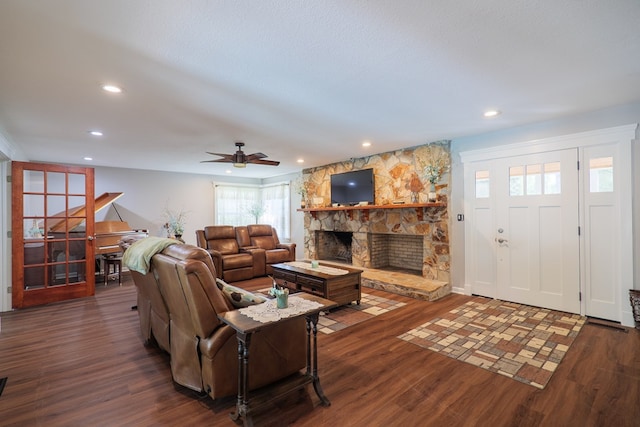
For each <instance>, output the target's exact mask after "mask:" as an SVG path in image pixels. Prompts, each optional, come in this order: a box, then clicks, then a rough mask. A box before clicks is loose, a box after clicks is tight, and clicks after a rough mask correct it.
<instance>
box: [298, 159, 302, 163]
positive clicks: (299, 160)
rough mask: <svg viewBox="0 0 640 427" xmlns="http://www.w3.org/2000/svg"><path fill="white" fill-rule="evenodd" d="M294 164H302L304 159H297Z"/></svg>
mask: <svg viewBox="0 0 640 427" xmlns="http://www.w3.org/2000/svg"><path fill="white" fill-rule="evenodd" d="M296 162H298V163H304V159H298V160H296Z"/></svg>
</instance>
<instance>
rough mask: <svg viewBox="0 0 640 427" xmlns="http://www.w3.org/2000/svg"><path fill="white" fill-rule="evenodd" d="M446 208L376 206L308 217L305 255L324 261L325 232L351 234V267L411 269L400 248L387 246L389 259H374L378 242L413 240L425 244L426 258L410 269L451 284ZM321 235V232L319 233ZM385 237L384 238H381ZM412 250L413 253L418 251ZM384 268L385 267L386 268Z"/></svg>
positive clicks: (422, 248)
mask: <svg viewBox="0 0 640 427" xmlns="http://www.w3.org/2000/svg"><path fill="white" fill-rule="evenodd" d="M447 223H448V218H447V208H446V206H426V207H407V208H393V209H390V208H389V209H387V208H384V207H376V208H375V209H368V210H366V211H365V210H352V211H350V212H349V213H347V211H340V210H338V211H322V210H319V211H317V212H314V213H313V215H311V214H309V213H306V214H305V242H304V250H305V256H307V257H308V258H309V259H323V257H322V255H324V254H323V253H320V251H319V248H320V250H322V249H321V248H323V245H324V243H323V242H322V240H323V239H325V238H326V237H325V236H324V234H323V233H321V232H332V231H336V232H349V233H352V238H351V264H352V265H353V266H354V267H365V268H379V266H377V265H376V264H375V263H379V262H381V263H382V264H384V263H385V262H386V263H387V264H388V265H387V266H391V267H394V266H396V265H398V264H401V265H399V266H401V267H405V268H406V267H407V264H406V259H404V258H403V257H402V256H401V254H399V253H396V252H397V251H396V249H394V248H397V247H398V246H397V243H393V244H394V245H396V246H393V247H391V248H390V247H389V246H387V251H386V253H387V257H388V258H387V260H386V261H385V260H384V259H383V260H382V261H379V260H377V259H375V258H374V259H372V249H373V252H374V257H375V252H376V248H375V246H376V240H379V239H384V240H386V243H382V245H383V248H384V245H385V244H387V245H389V240H388V239H389V237H391V239H392V240H395V241H396V242H398V241H399V242H400V245H403V244H404V245H407V246H408V243H409V242H410V241H411V242H413V243H412V246H413V245H414V244H416V245H418V244H421V251H422V256H421V259H419V260H417V261H412V263H414V265H412V266H411V268H410V269H413V268H415V269H417V270H419V271H420V272H421V276H422V277H424V278H427V279H433V280H440V281H444V282H449V241H448V226H447ZM319 232H320V233H319ZM381 236H382V237H381ZM415 250H416V249H412V250H411V252H415ZM383 267H384V266H383Z"/></svg>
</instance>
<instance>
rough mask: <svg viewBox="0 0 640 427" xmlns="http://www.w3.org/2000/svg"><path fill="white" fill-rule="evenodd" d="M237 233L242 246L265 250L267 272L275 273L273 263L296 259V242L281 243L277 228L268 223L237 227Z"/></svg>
mask: <svg viewBox="0 0 640 427" xmlns="http://www.w3.org/2000/svg"><path fill="white" fill-rule="evenodd" d="M236 235H237V237H238V243H239V244H240V247H241V248H260V249H263V250H264V257H265V266H266V274H271V273H273V269H272V268H271V265H272V264H277V263H280V262H287V261H293V260H295V259H296V244H295V243H280V239H278V233H277V232H276V229H275V228H273V227H272V226H270V225H268V224H250V225H247V226H245V227H236Z"/></svg>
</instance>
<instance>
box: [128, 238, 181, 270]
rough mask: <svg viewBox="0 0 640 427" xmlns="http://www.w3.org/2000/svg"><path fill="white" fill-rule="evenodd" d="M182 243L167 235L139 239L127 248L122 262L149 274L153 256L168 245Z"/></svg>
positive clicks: (131, 268)
mask: <svg viewBox="0 0 640 427" xmlns="http://www.w3.org/2000/svg"><path fill="white" fill-rule="evenodd" d="M178 243H180V242H179V241H177V240H175V239H168V238H165V237H153V236H151V237H147V238H144V239H141V240H138V241H137V242H135V243H134V244H132V245H131V246H129V249H127V250H126V251H125V253H124V256H123V257H122V263H123V264H124V265H125V266H126V267H127V268H128V269H129V270H133V271H137V272H138V273H142V274H147V273H148V272H149V267H150V265H151V258H152V257H153V256H154V255H155V254H157V253H158V252H162V251H163V250H164V249H165V248H166V247H167V246H171V245H175V244H178Z"/></svg>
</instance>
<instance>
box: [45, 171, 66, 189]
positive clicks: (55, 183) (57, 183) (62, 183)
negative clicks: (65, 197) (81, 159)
mask: <svg viewBox="0 0 640 427" xmlns="http://www.w3.org/2000/svg"><path fill="white" fill-rule="evenodd" d="M66 178H67V176H66V174H64V173H62V172H47V193H58V194H64V193H65V192H66V191H65V190H66V188H67V181H66Z"/></svg>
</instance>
